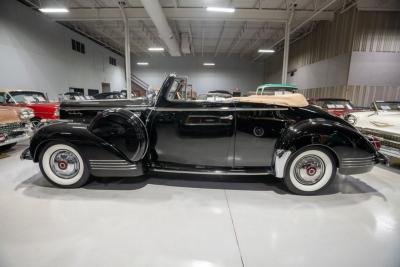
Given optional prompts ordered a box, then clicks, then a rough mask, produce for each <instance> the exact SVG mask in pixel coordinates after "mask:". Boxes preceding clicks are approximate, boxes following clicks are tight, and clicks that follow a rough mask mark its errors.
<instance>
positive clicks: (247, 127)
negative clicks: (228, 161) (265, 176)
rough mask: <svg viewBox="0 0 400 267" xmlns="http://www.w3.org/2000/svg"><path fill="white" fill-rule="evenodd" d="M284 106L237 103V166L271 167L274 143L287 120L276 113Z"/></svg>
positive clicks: (235, 163)
mask: <svg viewBox="0 0 400 267" xmlns="http://www.w3.org/2000/svg"><path fill="white" fill-rule="evenodd" d="M281 110H287V108H285V107H277V106H274V105H265V104H255V103H254V104H253V103H237V109H236V113H237V114H236V120H237V121H236V141H235V160H234V166H235V167H266V166H271V164H272V160H273V155H274V151H275V143H276V141H277V140H278V138H279V137H280V135H281V134H282V130H283V129H284V128H285V125H286V120H284V119H282V118H280V117H279V116H276V113H277V112H279V111H281Z"/></svg>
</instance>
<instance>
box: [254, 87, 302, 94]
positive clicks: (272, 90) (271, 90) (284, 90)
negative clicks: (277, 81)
mask: <svg viewBox="0 0 400 267" xmlns="http://www.w3.org/2000/svg"><path fill="white" fill-rule="evenodd" d="M296 90H297V89H296V88H290V87H279V86H274V87H264V88H262V87H259V88H257V94H258V95H260V94H262V95H284V94H293V93H295V92H296Z"/></svg>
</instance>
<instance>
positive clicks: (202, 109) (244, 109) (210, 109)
mask: <svg viewBox="0 0 400 267" xmlns="http://www.w3.org/2000/svg"><path fill="white" fill-rule="evenodd" d="M155 110H156V111H272V110H288V108H235V107H221V108H168V107H165V108H163V107H161V108H155Z"/></svg>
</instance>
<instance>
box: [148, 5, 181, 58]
mask: <svg viewBox="0 0 400 267" xmlns="http://www.w3.org/2000/svg"><path fill="white" fill-rule="evenodd" d="M141 2H142V5H143V7H144V9H145V10H146V12H147V14H148V15H149V16H150V18H151V20H152V21H153V23H154V25H155V26H156V28H157V31H158V35H159V36H160V38H161V40H163V41H164V43H165V44H166V46H167V47H168V52H169V54H170V55H171V56H173V57H180V56H181V51H180V50H179V44H178V41H177V40H176V39H175V36H174V34H173V32H172V30H171V27H170V26H169V24H168V21H167V18H166V17H165V15H164V13H163V11H162V7H161V5H160V2H159V1H158V0H151V1H149V0H141Z"/></svg>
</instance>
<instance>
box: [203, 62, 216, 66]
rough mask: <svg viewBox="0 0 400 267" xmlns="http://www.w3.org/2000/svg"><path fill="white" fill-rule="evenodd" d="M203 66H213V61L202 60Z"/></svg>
mask: <svg viewBox="0 0 400 267" xmlns="http://www.w3.org/2000/svg"><path fill="white" fill-rule="evenodd" d="M203 66H215V63H213V62H204V63H203Z"/></svg>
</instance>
